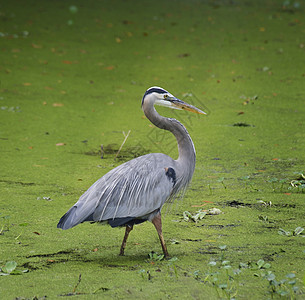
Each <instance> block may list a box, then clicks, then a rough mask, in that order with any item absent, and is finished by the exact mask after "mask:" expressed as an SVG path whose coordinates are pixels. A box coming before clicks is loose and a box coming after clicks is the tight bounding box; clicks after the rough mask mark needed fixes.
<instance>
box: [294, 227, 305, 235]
mask: <svg viewBox="0 0 305 300" xmlns="http://www.w3.org/2000/svg"><path fill="white" fill-rule="evenodd" d="M303 231H304V228H302V227H297V228H296V229H295V230H294V231H293V235H299V234H301V233H302V232H303Z"/></svg>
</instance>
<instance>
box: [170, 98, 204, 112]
mask: <svg viewBox="0 0 305 300" xmlns="http://www.w3.org/2000/svg"><path fill="white" fill-rule="evenodd" d="M171 103H172V104H173V106H174V107H175V108H177V109H183V110H187V111H190V112H193V113H196V114H200V115H206V113H205V112H204V111H202V110H200V109H199V108H197V107H195V106H193V105H191V104H188V103H186V102H184V101H182V100H179V99H177V98H175V99H173V100H171Z"/></svg>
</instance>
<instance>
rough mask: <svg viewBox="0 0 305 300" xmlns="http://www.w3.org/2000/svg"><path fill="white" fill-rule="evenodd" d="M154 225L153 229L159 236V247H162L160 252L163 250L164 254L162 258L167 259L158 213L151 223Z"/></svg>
mask: <svg viewBox="0 0 305 300" xmlns="http://www.w3.org/2000/svg"><path fill="white" fill-rule="evenodd" d="M151 222H152V223H153V224H154V225H155V228H156V230H157V232H158V235H159V239H160V242H161V246H162V250H163V253H164V256H165V257H168V256H169V255H168V252H167V248H166V245H165V241H164V238H163V234H162V221H161V214H160V213H158V214H157V215H156V216H155V217H154V218H153V219H152V221H151Z"/></svg>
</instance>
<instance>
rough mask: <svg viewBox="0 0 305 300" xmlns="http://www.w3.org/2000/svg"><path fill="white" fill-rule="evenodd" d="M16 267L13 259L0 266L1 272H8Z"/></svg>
mask: <svg viewBox="0 0 305 300" xmlns="http://www.w3.org/2000/svg"><path fill="white" fill-rule="evenodd" d="M16 267H17V263H16V262H15V261H8V262H7V263H6V264H5V266H4V267H3V268H2V272H4V273H7V274H10V273H11V272H13V271H14V270H15V269H16Z"/></svg>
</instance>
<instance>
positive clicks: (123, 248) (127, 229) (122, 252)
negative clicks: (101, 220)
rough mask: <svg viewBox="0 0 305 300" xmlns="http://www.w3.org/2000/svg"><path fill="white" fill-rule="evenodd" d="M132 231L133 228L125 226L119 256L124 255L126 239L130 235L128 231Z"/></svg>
mask: <svg viewBox="0 0 305 300" xmlns="http://www.w3.org/2000/svg"><path fill="white" fill-rule="evenodd" d="M132 229H133V226H130V225H126V229H125V235H124V239H123V242H122V246H121V250H120V254H119V255H124V251H125V247H126V242H127V238H128V235H129V233H130V231H131V230H132Z"/></svg>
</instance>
